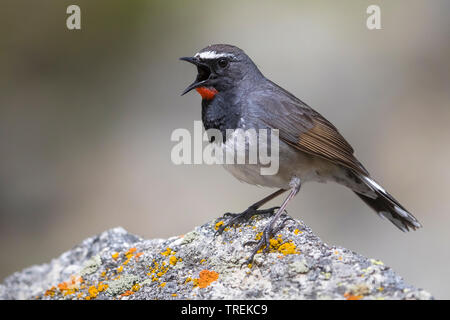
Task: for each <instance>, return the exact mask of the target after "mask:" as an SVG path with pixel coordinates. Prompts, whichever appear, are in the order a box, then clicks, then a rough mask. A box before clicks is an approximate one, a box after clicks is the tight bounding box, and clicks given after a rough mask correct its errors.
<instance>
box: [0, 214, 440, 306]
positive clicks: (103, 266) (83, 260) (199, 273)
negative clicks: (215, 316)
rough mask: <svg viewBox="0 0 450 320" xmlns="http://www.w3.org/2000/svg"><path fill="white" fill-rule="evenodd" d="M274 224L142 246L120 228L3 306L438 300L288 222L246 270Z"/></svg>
mask: <svg viewBox="0 0 450 320" xmlns="http://www.w3.org/2000/svg"><path fill="white" fill-rule="evenodd" d="M268 222H269V217H267V216H260V217H254V218H253V219H251V220H250V221H249V222H248V223H245V224H242V225H239V226H236V228H227V229H225V232H224V233H223V234H222V235H219V236H215V231H216V229H217V228H218V226H220V225H221V224H222V223H223V222H222V220H221V219H217V220H215V221H212V222H210V223H207V224H205V225H203V226H201V227H197V228H196V229H195V230H194V231H192V232H189V233H187V234H186V235H184V236H178V237H172V238H169V239H167V240H162V239H155V240H144V239H141V238H139V237H137V236H134V235H131V234H129V233H127V232H126V231H125V230H124V229H122V228H115V229H112V230H109V231H106V232H104V233H102V234H100V235H99V236H95V237H92V238H89V239H87V240H85V241H83V242H82V243H81V244H80V245H78V246H76V247H75V248H73V249H72V250H70V251H67V252H66V253H64V254H62V255H61V256H60V257H59V258H56V259H54V260H52V261H51V262H50V263H48V264H44V265H39V266H33V267H30V268H28V269H25V270H23V271H21V272H17V273H14V274H13V275H11V276H9V277H8V278H6V279H5V281H4V283H3V284H2V285H0V299H432V296H431V295H430V294H429V293H428V292H426V291H424V290H422V289H416V288H414V287H412V286H410V285H407V284H406V283H404V281H403V279H402V278H401V277H400V276H398V275H397V274H395V273H394V272H393V271H392V269H390V268H389V267H387V266H385V265H384V264H383V263H382V262H381V261H377V260H374V259H367V258H365V257H363V256H361V255H359V254H357V253H354V252H352V251H350V250H347V249H345V248H340V247H334V246H328V245H326V244H325V243H323V242H321V241H320V239H319V238H318V237H317V236H315V235H314V234H313V233H312V232H311V230H310V229H309V228H308V227H307V226H305V225H304V224H303V223H302V222H300V221H295V220H294V221H289V222H287V223H286V226H285V228H284V229H283V230H281V231H280V232H279V233H278V234H277V235H276V236H275V237H274V238H273V239H271V243H270V248H269V252H268V253H258V254H256V255H255V259H254V261H253V263H252V264H251V265H243V263H245V261H246V259H247V258H248V255H249V254H250V251H251V248H248V247H243V246H242V244H243V243H244V242H246V241H249V240H255V239H258V238H259V237H261V233H260V231H261V230H263V228H264V226H265V225H266V224H267V223H268Z"/></svg>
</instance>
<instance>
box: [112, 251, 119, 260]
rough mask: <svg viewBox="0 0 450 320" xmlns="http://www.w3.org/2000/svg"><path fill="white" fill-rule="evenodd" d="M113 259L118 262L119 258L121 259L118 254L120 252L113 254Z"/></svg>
mask: <svg viewBox="0 0 450 320" xmlns="http://www.w3.org/2000/svg"><path fill="white" fill-rule="evenodd" d="M111 257H112V258H113V259H114V260H117V258H118V257H119V253H118V252H115V253H113V254H112V255H111Z"/></svg>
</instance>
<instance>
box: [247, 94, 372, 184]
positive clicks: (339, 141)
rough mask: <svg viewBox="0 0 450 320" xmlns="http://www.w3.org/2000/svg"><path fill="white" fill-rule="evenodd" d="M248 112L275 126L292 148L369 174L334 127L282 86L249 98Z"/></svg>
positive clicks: (272, 126)
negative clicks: (254, 97)
mask: <svg viewBox="0 0 450 320" xmlns="http://www.w3.org/2000/svg"><path fill="white" fill-rule="evenodd" d="M275 86H276V85H275ZM256 105H258V108H255V106H256ZM248 114H249V115H251V114H254V115H256V116H257V118H258V119H259V120H261V121H263V122H264V123H265V124H266V125H267V126H268V127H270V128H273V129H278V130H279V134H280V140H282V141H284V142H286V143H287V144H289V145H291V146H293V147H294V148H296V149H299V150H301V151H303V152H306V153H309V154H313V155H315V156H318V157H321V158H324V159H327V160H329V161H331V162H333V163H337V164H340V165H342V166H344V167H347V168H349V169H352V170H354V171H356V172H358V173H361V174H363V175H368V172H367V170H366V169H365V168H364V167H363V166H362V165H361V163H359V161H358V160H357V159H356V158H355V156H354V155H353V148H352V147H351V146H350V144H349V143H348V142H347V141H346V140H345V139H344V137H342V135H341V134H340V133H339V131H338V130H337V129H336V127H335V126H333V125H332V124H331V123H330V122H329V121H328V120H326V119H325V118H324V117H323V116H322V115H320V114H319V113H318V112H316V111H314V110H313V109H312V108H310V107H309V106H308V105H306V104H305V103H303V102H302V101H301V100H299V99H297V98H296V97H295V96H293V95H292V94H290V93H289V92H287V91H285V90H284V89H282V88H280V87H278V86H276V87H274V88H273V89H272V91H271V92H270V93H268V92H267V91H265V92H264V93H262V94H261V93H260V94H258V95H257V98H256V99H251V102H250V105H249V112H248Z"/></svg>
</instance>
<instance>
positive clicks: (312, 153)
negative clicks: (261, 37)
mask: <svg viewBox="0 0 450 320" xmlns="http://www.w3.org/2000/svg"><path fill="white" fill-rule="evenodd" d="M180 59H181V60H184V61H188V62H190V63H192V64H194V65H195V66H196V67H197V70H198V74H197V78H196V80H195V81H194V83H192V84H191V85H190V86H189V87H187V88H186V90H185V91H184V92H183V93H182V94H185V93H187V92H189V91H191V90H193V89H196V90H197V91H198V92H199V93H200V95H201V96H202V121H203V125H204V127H205V130H208V129H218V130H220V131H221V132H222V135H223V137H224V139H223V141H216V143H221V144H222V145H223V146H224V147H233V148H234V147H239V146H234V145H233V143H235V139H232V138H230V136H229V135H228V136H227V134H226V130H227V129H234V130H235V129H244V130H248V129H250V128H252V129H255V130H257V131H258V130H259V129H266V130H273V129H278V130H279V131H278V133H279V170H278V173H277V174H275V175H261V173H260V168H261V165H260V164H227V165H225V168H226V169H227V170H228V171H229V172H231V174H232V175H234V176H235V177H236V178H237V179H239V180H241V181H244V182H247V183H250V184H254V185H260V186H265V187H270V188H278V189H279V190H278V191H276V192H274V193H272V194H271V195H269V196H267V197H266V198H264V199H262V200H260V201H258V202H256V203H255V204H253V205H251V206H250V207H248V209H247V210H245V211H244V212H242V213H239V214H231V213H227V214H225V215H226V216H229V217H231V218H230V220H229V221H228V222H227V223H226V224H224V225H222V226H221V228H220V229H219V230H218V233H222V232H223V230H224V229H225V227H227V226H231V225H234V224H236V223H239V222H243V221H245V220H247V219H249V218H251V217H252V216H253V215H256V214H262V213H272V214H275V215H274V216H273V218H272V220H271V221H270V223H269V224H268V225H267V226H266V227H265V229H264V231H263V236H262V237H261V240H260V241H258V242H252V243H253V244H256V246H255V248H254V250H253V251H252V253H251V256H250V258H249V259H248V261H247V262H250V261H252V260H253V256H254V255H255V254H256V252H257V251H258V250H259V249H261V248H264V247H265V248H266V250H267V248H268V247H269V240H270V237H272V236H273V235H274V234H275V233H276V232H278V231H279V230H280V228H282V227H283V224H284V222H282V223H281V224H280V225H279V226H276V222H277V220H278V219H279V217H280V216H281V214H282V213H283V211H284V210H285V208H286V206H287V204H288V202H289V201H290V200H291V199H292V198H293V197H294V196H295V195H296V194H297V193H298V192H299V190H300V187H301V185H302V183H305V182H307V181H317V182H327V181H334V182H337V183H339V184H341V185H344V186H346V187H348V188H350V189H351V190H352V191H353V192H355V193H356V195H357V196H358V197H359V198H360V199H361V200H363V201H364V202H365V203H366V204H367V205H368V206H369V207H371V208H372V209H373V210H375V212H376V213H377V214H378V215H379V216H381V217H384V218H387V219H388V220H389V221H391V222H392V223H393V224H394V225H395V226H396V227H398V228H399V229H400V230H402V231H408V230H409V229H410V228H411V229H413V230H415V229H416V228H420V227H421V224H420V223H419V222H418V220H417V219H416V218H415V217H414V216H413V215H412V214H411V213H409V212H408V211H407V210H406V209H405V208H404V207H403V206H402V205H401V204H400V203H399V202H398V201H396V200H395V199H394V198H393V197H392V196H391V195H390V194H389V193H388V192H387V191H386V190H385V189H384V188H382V187H381V186H380V185H379V184H378V183H377V182H375V181H374V180H373V179H372V178H371V177H370V174H369V172H368V171H367V170H366V169H365V168H364V167H363V165H362V164H361V163H360V162H359V161H358V160H357V159H356V158H355V156H354V155H353V148H352V147H351V146H350V144H349V143H348V142H347V141H346V140H345V139H344V138H343V137H342V135H341V134H340V133H339V132H338V130H337V129H336V127H335V126H334V125H332V124H331V123H330V122H329V121H328V120H326V119H325V118H324V117H323V116H322V115H321V114H319V113H318V112H317V111H315V110H313V109H312V108H311V107H309V106H308V105H307V104H306V103H304V102H303V101H301V100H300V99H298V98H296V97H295V96H294V95H292V94H291V93H289V92H288V91H286V90H284V89H283V88H281V87H280V86H278V85H276V84H275V83H273V82H272V81H270V80H269V79H267V78H266V77H264V75H263V74H262V73H261V72H260V71H259V70H258V68H257V67H256V65H255V64H254V63H253V61H252V60H251V59H250V58H249V57H248V56H247V55H246V54H245V53H244V51H243V50H241V49H239V48H237V47H235V46H231V45H226V44H215V45H210V46H208V47H206V48H204V49H202V50H201V51H199V52H198V53H197V54H195V55H194V56H193V57H183V58H180ZM241 147H244V148H247V147H248V146H241ZM286 191H288V192H289V194H288V196H287V198H286V199H285V200H284V202H283V203H282V205H281V206H280V207H274V208H270V209H267V210H260V209H259V208H260V207H261V206H262V205H264V204H265V203H266V202H268V201H270V200H272V199H274V198H275V197H277V196H279V195H281V194H282V193H284V192H286Z"/></svg>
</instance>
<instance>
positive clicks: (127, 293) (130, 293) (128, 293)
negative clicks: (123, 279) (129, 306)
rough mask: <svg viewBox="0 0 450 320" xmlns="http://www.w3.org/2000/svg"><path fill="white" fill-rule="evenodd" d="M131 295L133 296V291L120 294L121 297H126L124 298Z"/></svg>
mask: <svg viewBox="0 0 450 320" xmlns="http://www.w3.org/2000/svg"><path fill="white" fill-rule="evenodd" d="M132 294H134V292H133V291H131V290H127V291H125V292H124V293H122V294H121V296H122V297H126V296H131V295H132Z"/></svg>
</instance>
